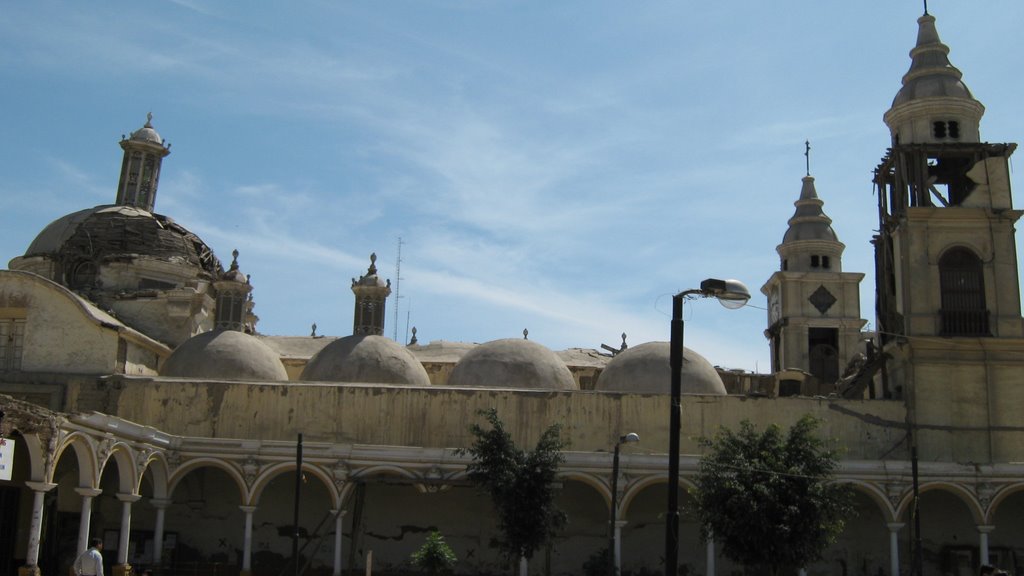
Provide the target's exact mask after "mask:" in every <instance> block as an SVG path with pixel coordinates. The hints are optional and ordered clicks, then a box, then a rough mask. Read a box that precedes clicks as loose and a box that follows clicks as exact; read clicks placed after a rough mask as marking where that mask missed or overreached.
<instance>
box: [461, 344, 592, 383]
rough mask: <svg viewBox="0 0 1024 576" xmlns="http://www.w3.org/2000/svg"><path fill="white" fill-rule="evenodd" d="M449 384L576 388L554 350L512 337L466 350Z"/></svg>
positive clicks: (569, 373)
mask: <svg viewBox="0 0 1024 576" xmlns="http://www.w3.org/2000/svg"><path fill="white" fill-rule="evenodd" d="M448 385H449V386H469V387H480V386H486V387H488V388H543V389H547V390H576V389H578V387H577V386H576V381H575V380H573V378H572V373H571V372H569V369H568V368H567V367H566V366H565V363H564V362H562V361H561V360H560V359H559V358H558V356H557V355H556V354H555V353H554V352H552V351H551V350H549V349H547V348H545V347H544V346H541V345H540V344H537V343H535V342H531V341H529V340H525V339H519V338H508V339H505V340H494V341H491V342H487V343H486V344H481V345H480V346H477V347H476V348H473V349H472V350H470V351H468V352H466V354H465V355H464V356H463V357H462V359H461V360H459V363H458V364H456V365H455V368H454V369H453V370H452V374H451V376H449V377H448Z"/></svg>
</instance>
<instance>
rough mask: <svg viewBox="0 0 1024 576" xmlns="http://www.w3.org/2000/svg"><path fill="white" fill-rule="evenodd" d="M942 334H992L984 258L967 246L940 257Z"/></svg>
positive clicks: (954, 249)
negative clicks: (982, 265)
mask: <svg viewBox="0 0 1024 576" xmlns="http://www.w3.org/2000/svg"><path fill="white" fill-rule="evenodd" d="M939 288H940V290H941V291H942V309H941V310H939V316H940V318H941V324H942V325H941V333H942V335H943V336H989V335H990V332H989V317H988V316H989V315H988V309H987V308H986V307H985V280H984V274H983V272H982V267H981V259H980V258H978V257H977V256H976V255H975V254H974V253H973V252H971V251H970V250H968V249H966V248H953V249H952V250H949V251H948V252H946V253H945V254H943V255H942V258H940V259H939Z"/></svg>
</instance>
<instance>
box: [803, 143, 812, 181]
mask: <svg viewBox="0 0 1024 576" xmlns="http://www.w3.org/2000/svg"><path fill="white" fill-rule="evenodd" d="M804 159H805V160H806V163H807V175H808V176H810V175H811V141H810V140H804Z"/></svg>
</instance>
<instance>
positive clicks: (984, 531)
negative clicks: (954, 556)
mask: <svg viewBox="0 0 1024 576" xmlns="http://www.w3.org/2000/svg"><path fill="white" fill-rule="evenodd" d="M995 529H996V527H995V526H986V525H980V526H978V551H979V552H980V555H981V563H982V564H988V533H989V532H991V531H993V530H995Z"/></svg>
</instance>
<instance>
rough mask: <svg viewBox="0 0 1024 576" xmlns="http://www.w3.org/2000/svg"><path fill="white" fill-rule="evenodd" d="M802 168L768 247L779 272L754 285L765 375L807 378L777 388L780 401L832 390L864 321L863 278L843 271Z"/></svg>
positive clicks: (839, 246)
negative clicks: (795, 373)
mask: <svg viewBox="0 0 1024 576" xmlns="http://www.w3.org/2000/svg"><path fill="white" fill-rule="evenodd" d="M809 151H810V145H809V144H808V147H807V152H808V154H809ZM809 168H810V166H809V161H808V174H807V175H806V176H804V178H803V185H802V187H801V190H800V197H799V198H798V199H797V201H796V202H794V205H795V206H796V211H795V212H794V213H793V217H792V218H790V219H789V228H788V229H787V230H786V234H785V236H784V237H783V239H782V244H779V246H778V247H777V248H776V251H777V252H778V254H779V258H780V266H779V271H777V272H775V273H774V274H772V276H771V278H769V279H768V282H766V283H765V285H764V286H762V287H761V292H762V293H764V295H765V296H767V297H768V329H767V330H765V336H766V337H767V338H768V340H769V344H770V347H771V355H772V372H775V373H778V372H780V371H784V370H800V371H802V372H805V373H809V374H810V375H811V376H813V378H811V379H807V380H804V383H803V384H802V385H801V389H800V390H782V389H780V390H779V393H780V394H783V395H786V394H796V393H800V394H804V395H816V394H828V393H829V392H832V391H833V390H834V385H835V384H836V382H837V381H838V380H839V378H840V376H841V375H842V371H843V369H844V368H845V367H846V366H847V365H848V364H849V362H850V360H852V359H853V357H854V356H855V355H856V354H857V353H858V352H861V351H862V346H861V332H860V331H861V329H862V328H863V327H864V324H865V323H866V320H863V319H861V317H860V282H861V280H862V279H863V278H864V274H860V273H853V272H843V265H842V256H843V250H844V249H845V248H846V247H845V246H844V245H843V243H842V242H840V241H839V238H838V237H837V236H836V233H835V231H834V230H833V229H832V220H831V219H830V218H829V217H828V216H826V215H825V212H824V210H823V209H822V208H823V206H824V203H823V202H822V201H821V199H820V198H818V193H817V191H816V190H815V187H814V178H813V177H812V176H811V175H810V169H809ZM780 388H781V386H780Z"/></svg>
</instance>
